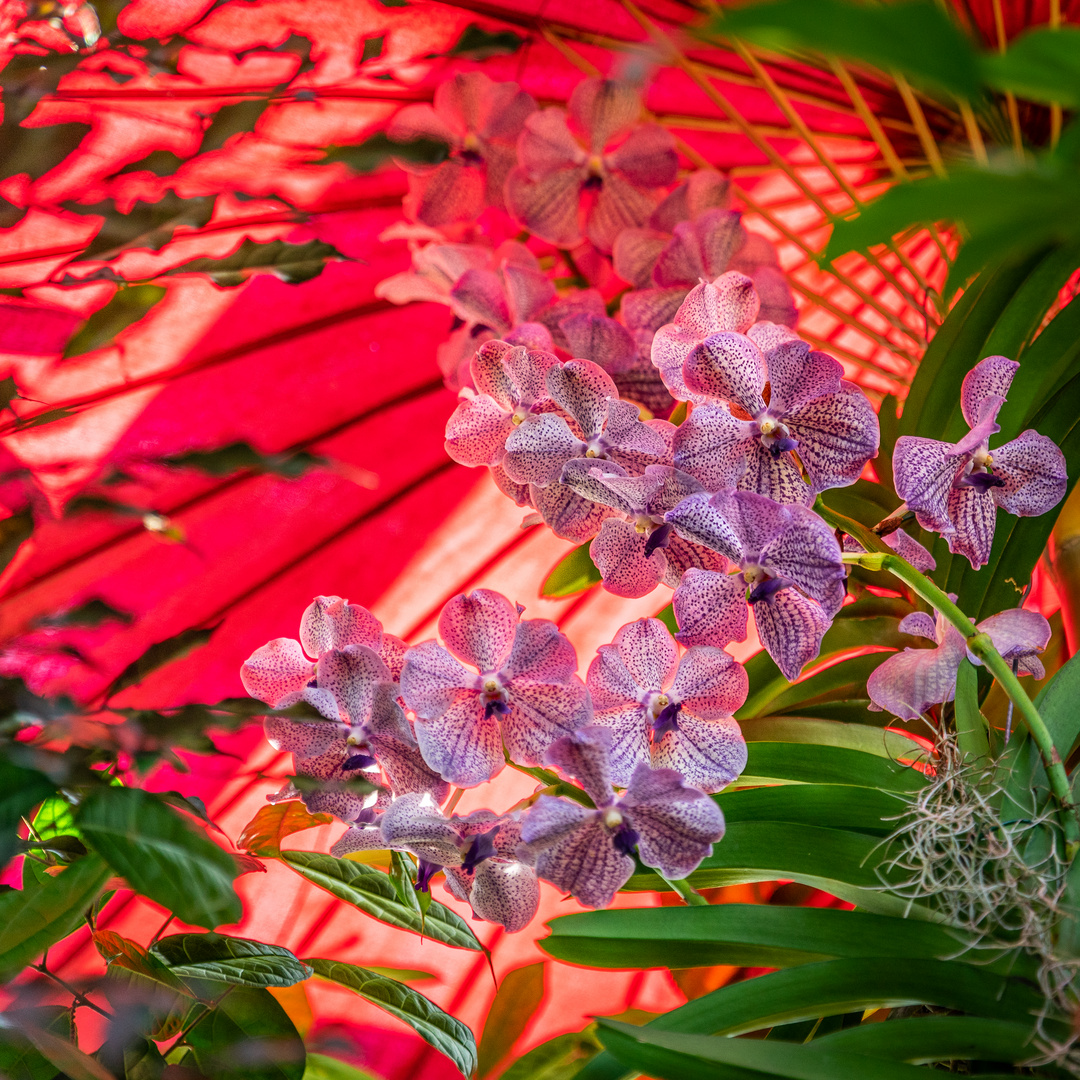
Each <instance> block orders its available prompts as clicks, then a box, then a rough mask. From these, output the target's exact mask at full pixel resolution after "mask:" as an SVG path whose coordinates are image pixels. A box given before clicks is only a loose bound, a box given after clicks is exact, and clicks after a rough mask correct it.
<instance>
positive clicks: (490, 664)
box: [401, 589, 592, 787]
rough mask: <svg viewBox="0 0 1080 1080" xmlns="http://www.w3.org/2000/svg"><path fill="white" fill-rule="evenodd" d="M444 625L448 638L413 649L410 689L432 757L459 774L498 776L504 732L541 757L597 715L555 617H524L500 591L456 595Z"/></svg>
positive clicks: (405, 675)
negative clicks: (441, 643)
mask: <svg viewBox="0 0 1080 1080" xmlns="http://www.w3.org/2000/svg"><path fill="white" fill-rule="evenodd" d="M439 635H440V637H441V638H442V640H443V642H444V643H445V648H444V647H443V646H442V645H439V644H438V643H437V642H436V641H424V642H421V643H420V644H419V645H417V646H415V647H414V648H412V649H410V650H409V652H408V654H407V655H406V657H405V669H404V671H403V672H402V674H401V693H402V696H403V697H404V699H405V703H406V705H407V706H408V707H409V708H410V709H412V710H413V712H415V713H416V716H417V720H416V737H417V741H418V742H419V744H420V750H421V752H422V753H423V756H424V760H425V761H426V762H427V763H428V765H430V766H431V768H433V769H434V770H435V771H436V772H437V773H439V774H440V775H441V776H442V777H443V778H444V779H445V780H447V781H449V782H450V783H452V784H456V785H458V786H459V787H475V786H476V785H477V784H481V783H483V782H484V781H485V780H490V779H491V778H492V777H493V776H495V774H496V773H498V772H500V771H501V770H502V768H503V766H504V765H505V757H504V755H503V743H504V742H505V745H506V750H507V752H508V753H509V754H510V756H511V757H512V758H513V760H514V761H517V762H519V763H521V764H525V765H538V764H539V763H540V761H541V760H542V759H543V756H544V752H545V751H546V750H547V748H548V746H549V745H550V744H551V742H552V741H553V740H554V739H556V738H558V737H559V736H560V735H565V734H566V733H568V732H570V731H573V730H574V729H576V728H579V727H581V726H583V725H584V724H587V723H588V722H589V720H590V719H591V718H592V703H591V702H590V700H589V695H588V692H587V691H586V689H585V684H584V683H583V682H582V681H581V679H579V678H578V677H577V675H576V674H575V672H576V670H577V654H576V653H575V652H574V647H573V645H571V644H570V642H569V641H568V640H567V639H566V637H565V636H564V635H563V634H561V633H560V632H559V630H558V627H556V626H555V624H554V623H553V622H549V621H548V620H547V619H527V620H521V619H520V609H519V608H518V607H516V606H515V605H514V604H511V603H510V601H509V600H507V599H506V597H505V596H503V595H501V594H500V593H497V592H492V591H490V590H489V589H477V590H475V591H474V592H472V593H469V595H468V596H466V595H465V594H460V595H458V596H455V597H453V598H452V599H451V600H449V601H448V602H447V603H446V605H445V606H444V607H443V609H442V614H441V615H440V616H439ZM462 661H463V662H462ZM466 664H468V665H470V667H471V669H472V670H470V667H466V666H465V665H466Z"/></svg>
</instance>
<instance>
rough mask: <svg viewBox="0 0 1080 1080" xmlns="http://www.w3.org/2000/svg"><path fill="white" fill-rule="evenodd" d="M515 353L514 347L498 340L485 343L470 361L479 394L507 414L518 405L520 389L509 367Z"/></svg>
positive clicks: (474, 383) (474, 384) (470, 368)
mask: <svg viewBox="0 0 1080 1080" xmlns="http://www.w3.org/2000/svg"><path fill="white" fill-rule="evenodd" d="M513 351H514V346H513V345H511V344H510V343H509V342H507V341H500V340H499V339H498V338H496V339H494V340H492V341H485V342H484V344H483V345H481V346H480V348H479V349H477V350H476V354H475V355H474V356H473V358H472V360H470V361H469V373H470V374H471V375H472V380H473V386H474V387H475V388H476V391H477V393H479V394H481V395H485V396H487V397H489V398H492V399H493V400H494V401H495V402H496V403H497V404H498V405H499V406H500V408H501V409H502V410H503V412H506V413H510V412H513V411H514V407H515V406H516V405H517V404H518V388H517V387H516V386H515V385H514V380H513V378H512V376H511V375H510V371H509V369H508V367H507V361H508V360H509V359H510V355H511V353H512V352H513Z"/></svg>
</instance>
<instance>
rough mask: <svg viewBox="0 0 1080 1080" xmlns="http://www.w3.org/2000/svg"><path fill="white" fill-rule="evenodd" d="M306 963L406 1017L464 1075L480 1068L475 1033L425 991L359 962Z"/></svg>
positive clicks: (404, 1018)
mask: <svg viewBox="0 0 1080 1080" xmlns="http://www.w3.org/2000/svg"><path fill="white" fill-rule="evenodd" d="M304 962H305V963H307V964H310V965H311V967H312V968H314V969H315V974H316V975H318V976H319V977H320V978H323V979H328V980H329V981H330V982H334V983H337V984H338V985H339V986H345V987H347V988H348V989H350V990H352V991H354V992H355V993H357V994H359V995H360V996H361V997H362V998H364V999H365V1000H366V1001H370V1002H371V1003H372V1004H373V1005H377V1006H378V1007H379V1008H380V1009H383V1010H384V1011H385V1012H388V1013H390V1015H391V1016H396V1017H397V1018H398V1019H399V1020H403V1021H404V1022H405V1023H406V1024H408V1025H409V1027H411V1028H412V1029H413V1031H415V1032H416V1033H417V1034H418V1035H419V1036H420V1037H421V1038H422V1039H423V1040H424V1041H425V1042H427V1043H428V1044H429V1045H431V1046H433V1047H435V1049H436V1050H438V1051H439V1052H440V1053H441V1054H445V1055H446V1057H448V1058H449V1059H450V1060H451V1061H452V1062H453V1063H454V1065H455V1066H457V1068H458V1070H459V1071H460V1072H461V1073H462V1075H464V1076H471V1075H472V1073H473V1070H474V1069H475V1068H476V1042H475V1040H474V1039H473V1033H472V1032H471V1031H470V1030H469V1029H468V1028H467V1027H466V1026H465V1025H464V1024H463V1023H462V1022H461V1021H460V1020H456V1019H455V1018H454V1017H452V1016H450V1015H448V1014H447V1013H444V1012H443V1011H442V1009H440V1008H439V1007H438V1006H437V1005H435V1004H434V1003H433V1002H431V1001H428V999H427V998H426V997H424V995H423V994H419V993H417V992H416V991H415V990H412V989H410V988H409V987H407V986H404V985H402V984H401V983H399V982H395V981H394V980H393V979H387V978H386V977H385V976H383V975H378V974H376V973H375V972H374V971H369V970H367V969H365V968H362V967H357V966H356V965H355V964H343V963H341V962H339V961H337V960H323V959H318V958H316V959H308V960H305V961H304Z"/></svg>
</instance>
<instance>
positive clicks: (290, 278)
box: [165, 238, 345, 446]
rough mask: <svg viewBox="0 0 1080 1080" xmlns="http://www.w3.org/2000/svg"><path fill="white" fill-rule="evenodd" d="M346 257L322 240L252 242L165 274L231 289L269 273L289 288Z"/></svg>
mask: <svg viewBox="0 0 1080 1080" xmlns="http://www.w3.org/2000/svg"><path fill="white" fill-rule="evenodd" d="M344 257H345V256H343V255H342V254H341V252H340V251H338V250H337V248H335V247H334V246H333V245H331V244H325V243H323V241H321V240H309V241H307V243H304V244H289V243H286V241H284V240H271V241H269V242H267V243H258V242H257V241H255V240H252V239H250V238H249V239H246V240H244V242H243V243H242V244H241V245H240V246H239V247H238V248H237V249H236V251H234V252H233V253H232V254H231V255H224V256H222V257H221V258H214V259H192V260H190V261H189V262H186V263H182V264H181V265H180V266H174V267H173V268H172V269H171V270H166V271H165V274H166V275H167V276H171V275H173V274H206V275H207V276H208V277H209V278H210V280H211V281H212V282H213V283H214V284H215V285H220V286H222V287H223V288H232V287H233V286H236V285H243V283H244V282H245V281H247V280H248V278H250V277H251V276H252V275H253V274H262V273H270V274H273V275H274V276H275V277H277V278H280V279H281V280H282V281H284V282H286V283H287V284H289V285H299V284H300V283H301V282H304V281H310V280H311V279H312V278H314V277H318V276H319V274H321V273H322V272H323V270H324V269H325V267H326V264H327V263H328V262H338V261H340V260H341V259H343V258H344ZM238 445H241V446H242V445H243V444H238Z"/></svg>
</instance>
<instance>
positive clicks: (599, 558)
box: [589, 518, 667, 597]
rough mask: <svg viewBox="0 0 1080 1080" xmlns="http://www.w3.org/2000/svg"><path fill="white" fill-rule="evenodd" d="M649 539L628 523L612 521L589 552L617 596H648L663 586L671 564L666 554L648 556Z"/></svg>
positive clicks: (611, 519) (609, 521) (655, 552)
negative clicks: (663, 579)
mask: <svg viewBox="0 0 1080 1080" xmlns="http://www.w3.org/2000/svg"><path fill="white" fill-rule="evenodd" d="M647 539H648V538H647V537H646V536H645V534H644V533H639V532H638V531H637V530H636V529H635V528H634V526H633V525H631V524H630V523H629V522H628V521H620V520H618V519H617V518H608V519H607V520H606V521H605V522H604V523H603V525H602V526H601V527H600V532H599V534H598V535H597V536H596V538H595V539H594V540H593V542H592V545H591V546H590V548H589V554H590V556H591V557H592V561H593V562H594V563H595V564H596V567H597V569H598V570H599V571H600V574H601V576H602V577H603V579H604V588H605V589H607V591H608V592H609V593H613V594H614V595H615V596H625V597H638V596H646V595H648V594H649V593H651V592H652V591H653V589H655V588H656V586H657V585H659V584H660V580H661V578H662V577H663V576H664V571H665V570H666V569H667V560H666V558H665V556H664V553H663V552H662V551H654V552H652V554H650V555H646V554H645V545H646V542H647Z"/></svg>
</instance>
